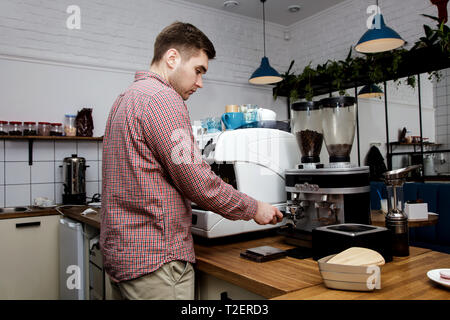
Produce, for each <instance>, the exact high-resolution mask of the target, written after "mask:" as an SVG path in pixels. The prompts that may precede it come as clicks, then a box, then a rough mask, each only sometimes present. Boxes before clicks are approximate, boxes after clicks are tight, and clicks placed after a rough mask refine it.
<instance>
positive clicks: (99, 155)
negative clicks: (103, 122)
mask: <svg viewBox="0 0 450 320" xmlns="http://www.w3.org/2000/svg"><path fill="white" fill-rule="evenodd" d="M102 159H103V142H99V143H98V160H102Z"/></svg>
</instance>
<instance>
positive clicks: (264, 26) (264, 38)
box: [261, 0, 266, 57]
mask: <svg viewBox="0 0 450 320" xmlns="http://www.w3.org/2000/svg"><path fill="white" fill-rule="evenodd" d="M261 2H262V4H263V40H264V57H265V56H266V15H265V10H264V2H266V0H261Z"/></svg>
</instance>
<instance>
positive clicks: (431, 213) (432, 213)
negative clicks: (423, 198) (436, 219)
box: [428, 212, 439, 216]
mask: <svg viewBox="0 0 450 320" xmlns="http://www.w3.org/2000/svg"><path fill="white" fill-rule="evenodd" d="M428 215H432V216H438V215H439V214H437V213H434V212H428Z"/></svg>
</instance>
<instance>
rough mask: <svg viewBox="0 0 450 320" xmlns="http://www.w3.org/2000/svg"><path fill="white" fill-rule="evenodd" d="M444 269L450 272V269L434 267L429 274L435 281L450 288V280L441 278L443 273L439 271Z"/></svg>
mask: <svg viewBox="0 0 450 320" xmlns="http://www.w3.org/2000/svg"><path fill="white" fill-rule="evenodd" d="M444 270H445V271H447V272H450V269H433V270H430V271H428V272H427V276H428V278H430V279H431V280H433V281H434V282H437V283H439V284H441V285H443V286H445V287H447V288H450V280H447V279H444V278H441V275H440V274H439V272H441V271H444Z"/></svg>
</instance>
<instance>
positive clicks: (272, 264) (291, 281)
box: [195, 236, 450, 300]
mask: <svg viewBox="0 0 450 320" xmlns="http://www.w3.org/2000/svg"><path fill="white" fill-rule="evenodd" d="M262 245H269V246H273V247H276V248H280V249H289V248H292V246H290V245H287V244H285V243H284V241H283V237H282V236H271V237H266V238H262V239H256V240H249V241H243V242H237V243H229V244H219V245H202V244H198V243H196V244H195V253H196V256H197V264H196V268H197V269H198V270H200V271H203V272H205V273H208V274H210V275H212V276H215V277H217V278H219V279H222V280H224V281H228V282H230V283H233V284H235V285H237V286H239V287H242V288H244V289H247V290H248V291H251V292H253V293H256V294H258V295H261V296H263V297H266V298H275V299H281V300H289V299H299V300H301V299H338V300H340V299H450V293H449V291H448V290H446V289H445V288H441V287H439V286H437V285H435V284H434V283H433V282H432V281H431V280H428V277H427V275H426V272H427V271H428V270H431V269H437V268H445V267H448V266H450V255H448V254H444V253H439V252H434V251H431V250H430V249H424V248H417V247H410V256H409V257H394V261H392V262H389V263H387V264H386V265H384V266H383V267H382V272H381V287H382V289H381V290H376V291H375V292H351V291H341V290H333V289H328V288H326V287H325V286H324V285H323V281H322V277H321V276H320V273H319V268H318V265H317V262H316V261H314V260H313V259H312V258H308V259H295V258H291V257H285V258H282V259H278V260H273V261H268V262H263V263H258V262H253V261H250V260H247V259H244V258H241V257H240V256H239V254H240V252H242V251H244V250H245V249H248V248H252V247H258V246H262Z"/></svg>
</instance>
